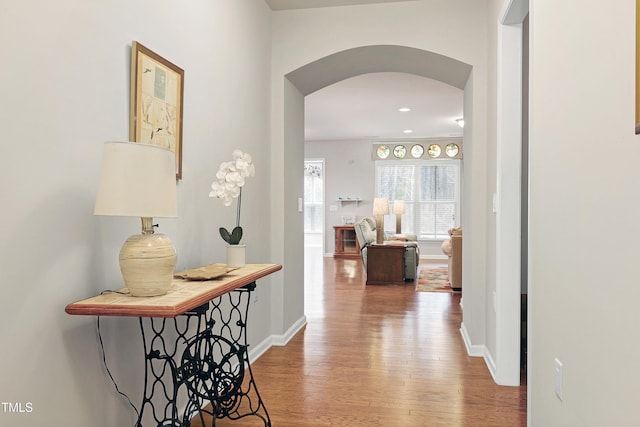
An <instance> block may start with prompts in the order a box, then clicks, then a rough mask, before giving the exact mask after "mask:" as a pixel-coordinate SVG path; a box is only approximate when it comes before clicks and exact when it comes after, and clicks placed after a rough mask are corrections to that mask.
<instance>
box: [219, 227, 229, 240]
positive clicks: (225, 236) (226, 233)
mask: <svg viewBox="0 0 640 427" xmlns="http://www.w3.org/2000/svg"><path fill="white" fill-rule="evenodd" d="M218 231H220V237H222V240H224V241H225V242H227V243H229V244H232V243H231V234H230V233H229V231H228V230H227V229H226V228H224V227H220V228H219V229H218Z"/></svg>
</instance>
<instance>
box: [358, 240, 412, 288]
mask: <svg viewBox="0 0 640 427" xmlns="http://www.w3.org/2000/svg"><path fill="white" fill-rule="evenodd" d="M405 251H406V246H405V245H403V244H386V245H377V244H373V245H369V246H368V247H367V282H366V283H367V285H404V283H405V282H404V252H405Z"/></svg>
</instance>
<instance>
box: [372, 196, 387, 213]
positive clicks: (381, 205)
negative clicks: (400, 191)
mask: <svg viewBox="0 0 640 427" xmlns="http://www.w3.org/2000/svg"><path fill="white" fill-rule="evenodd" d="M388 213H389V200H387V198H386V197H376V198H375V199H373V214H374V215H386V214H388Z"/></svg>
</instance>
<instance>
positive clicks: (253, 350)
mask: <svg viewBox="0 0 640 427" xmlns="http://www.w3.org/2000/svg"><path fill="white" fill-rule="evenodd" d="M306 325H307V317H306V316H302V317H301V318H300V319H298V321H297V322H295V323H294V324H293V325H291V327H290V328H289V329H287V331H286V332H285V333H284V334H282V335H269V336H268V337H267V338H265V339H264V340H262V341H261V342H260V343H258V344H257V345H255V346H251V347H250V350H249V360H250V361H251V362H255V361H256V360H258V359H259V358H260V356H262V355H263V354H264V353H265V352H266V351H267V350H269V349H270V348H271V347H272V346H274V345H275V346H279V347H283V346H285V345H287V343H288V342H289V341H291V338H293V337H294V336H295V335H296V334H297V333H298V332H299V331H301V330H302V328H304V327H305V326H306Z"/></svg>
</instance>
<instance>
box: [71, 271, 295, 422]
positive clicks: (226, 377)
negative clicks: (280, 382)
mask: <svg viewBox="0 0 640 427" xmlns="http://www.w3.org/2000/svg"><path fill="white" fill-rule="evenodd" d="M281 268H282V266H281V265H277V264H247V265H245V266H244V267H241V268H238V269H236V270H233V271H231V272H229V273H227V274H226V275H224V276H222V277H220V278H217V279H213V280H208V281H187V280H183V279H174V280H173V284H172V287H171V289H170V290H169V292H168V293H167V294H166V295H162V296H156V297H133V296H131V295H122V294H119V293H115V292H108V293H103V294H102V295H97V296H94V297H92V298H88V299H85V300H82V301H78V302H75V303H72V304H69V305H67V307H66V308H65V311H66V312H67V313H68V314H74V315H90V316H127V317H138V318H139V324H140V332H141V335H142V344H143V347H144V358H145V372H144V382H145V384H144V390H143V396H142V403H141V405H140V408H139V409H138V408H136V411H137V413H138V414H137V415H138V420H137V422H136V424H135V425H136V427H142V426H143V423H147V424H148V425H151V426H154V427H156V426H158V427H177V426H187V425H190V424H191V419H192V418H193V417H200V419H201V420H203V418H202V413H208V414H209V415H211V416H212V425H213V426H215V424H216V419H218V418H229V419H240V418H244V417H247V416H256V417H258V418H260V420H261V421H262V423H263V424H264V426H265V427H270V426H271V419H270V418H269V414H268V412H267V409H266V407H265V405H264V403H263V401H262V399H261V397H260V394H259V393H258V388H257V386H256V383H255V381H254V379H253V373H252V372H251V365H250V364H249V360H248V351H247V348H248V344H247V335H246V326H247V315H248V311H249V303H250V301H251V298H250V294H251V292H252V291H253V290H255V288H256V280H257V279H260V278H262V277H265V276H267V275H269V274H271V273H273V272H276V271H278V270H280V269H281ZM120 291H126V288H123V289H121V290H120ZM207 404H210V405H211V410H209V409H203V408H204V407H205V405H207ZM203 425H204V421H203Z"/></svg>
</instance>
